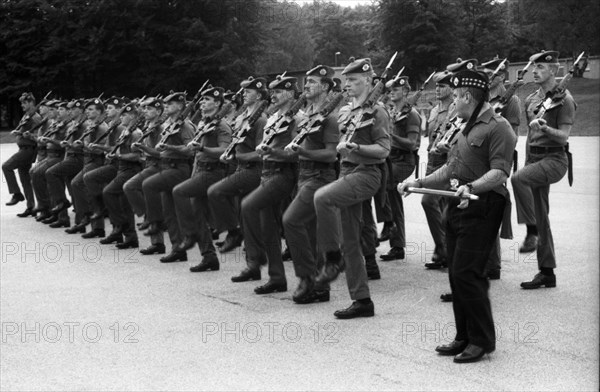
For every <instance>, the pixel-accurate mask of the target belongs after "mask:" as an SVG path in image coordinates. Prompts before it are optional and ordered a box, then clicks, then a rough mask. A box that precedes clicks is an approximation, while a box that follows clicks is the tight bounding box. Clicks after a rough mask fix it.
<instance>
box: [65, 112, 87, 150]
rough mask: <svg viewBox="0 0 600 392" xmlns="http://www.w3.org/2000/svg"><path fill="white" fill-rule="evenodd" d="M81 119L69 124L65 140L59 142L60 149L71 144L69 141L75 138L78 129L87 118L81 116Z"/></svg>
mask: <svg viewBox="0 0 600 392" xmlns="http://www.w3.org/2000/svg"><path fill="white" fill-rule="evenodd" d="M81 117H82V118H81V119H80V120H79V121H74V120H73V121H71V124H70V125H69V128H68V129H67V134H66V135H65V139H64V140H62V141H61V142H60V145H61V147H63V148H65V147H69V146H71V142H70V141H69V140H71V138H73V136H75V134H76V133H77V130H78V129H79V127H81V126H82V125H83V124H84V123H85V122H86V121H87V118H86V117H85V116H84V115H81Z"/></svg>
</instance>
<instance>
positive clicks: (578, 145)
mask: <svg viewBox="0 0 600 392" xmlns="http://www.w3.org/2000/svg"><path fill="white" fill-rule="evenodd" d="M598 142H599V138H598V137H574V138H571V140H570V145H571V151H572V152H573V155H574V169H575V170H574V172H575V175H574V176H575V181H574V184H573V187H572V188H570V187H569V185H568V182H567V179H566V176H565V178H563V180H562V181H561V182H560V183H558V184H556V185H553V186H552V187H551V192H550V203H551V211H550V219H551V224H552V229H553V234H554V241H555V247H556V252H557V264H558V268H557V269H556V274H557V287H556V288H554V289H539V290H532V291H524V290H521V289H520V287H519V284H520V282H522V281H525V280H530V279H531V278H532V277H533V275H534V274H535V273H536V271H537V264H536V257H535V254H527V255H523V254H519V253H518V249H519V245H520V244H519V241H522V240H523V238H524V237H525V227H524V226H517V225H516V213H515V210H514V205H513V231H514V234H515V238H514V240H502V278H501V280H499V281H492V282H491V290H490V296H491V301H492V308H493V314H494V319H495V323H496V328H497V329H496V330H497V338H498V341H497V345H496V351H495V352H493V353H492V354H491V355H489V356H486V357H485V358H484V360H483V361H481V362H479V363H475V364H463V365H458V364H455V363H453V362H452V357H441V356H438V355H437V354H436V353H435V351H434V349H435V347H436V345H438V344H441V343H446V342H449V341H451V340H452V339H453V337H454V331H455V330H454V326H453V316H452V306H451V304H447V303H442V302H440V299H439V297H440V294H442V293H444V292H447V291H449V286H448V279H447V274H446V273H445V271H444V270H442V271H427V270H425V268H424V267H423V264H424V263H425V262H426V261H428V260H429V258H430V257H431V254H432V252H433V241H432V239H431V236H430V234H429V230H428V227H427V223H426V220H425V215H424V213H423V210H422V208H421V205H420V200H421V196H419V195H411V196H409V197H408V198H406V199H404V200H405V210H406V228H407V241H408V242H409V244H408V246H407V258H406V259H405V260H402V261H393V262H380V263H379V264H380V268H381V274H382V279H381V280H379V281H371V282H370V287H371V294H372V298H373V301H374V303H375V313H376V314H375V317H374V318H366V319H353V320H336V319H335V318H334V317H333V312H334V311H335V310H337V309H340V308H345V307H347V306H348V305H350V302H351V301H350V298H349V295H348V291H347V287H346V282H345V277H344V276H343V275H342V276H341V277H340V279H338V280H337V281H336V282H334V283H333V286H332V296H331V301H330V302H329V303H316V304H310V305H296V304H294V303H293V302H292V300H291V296H292V292H293V290H294V289H295V287H296V284H297V279H296V278H295V277H294V273H293V268H292V265H291V263H285V267H286V272H287V277H288V291H287V292H285V293H278V294H272V295H266V296H258V295H256V294H254V293H253V289H254V287H255V286H258V285H259V282H248V283H235V284H234V283H231V281H230V278H231V276H233V275H234V274H236V273H237V272H239V270H240V269H241V268H242V267H243V266H244V264H245V261H244V257H243V254H242V253H241V250H240V249H239V248H238V250H237V251H234V252H232V253H230V254H226V255H220V259H221V270H220V271H218V272H206V273H200V274H192V273H190V272H189V271H188V268H189V267H190V266H191V265H192V264H196V263H197V262H198V261H199V259H200V255H199V252H198V250H197V249H192V250H191V251H189V252H188V256H189V257H190V261H188V262H187V263H173V264H167V265H165V264H161V263H159V261H158V256H142V255H140V254H139V253H138V252H137V250H133V251H132V250H122V251H116V250H115V249H114V246H112V245H99V244H98V242H97V239H96V240H84V239H81V237H80V236H79V235H68V234H66V233H64V231H63V230H62V229H50V228H48V227H47V226H45V225H42V224H40V223H37V222H35V220H34V219H33V218H25V219H23V218H17V217H16V216H15V214H16V213H18V212H22V211H23V210H24V209H25V205H24V203H20V204H18V205H17V206H13V207H6V206H5V203H6V202H7V201H8V200H9V198H10V196H9V194H8V191H7V189H6V182H5V181H4V178H2V184H1V188H0V203H1V221H0V222H1V244H2V250H1V252H2V262H1V264H0V298H1V305H0V320H1V327H2V328H1V329H2V341H1V343H0V357H1V366H0V371H1V373H0V389H1V390H6V391H8V390H11V391H12V390H115V391H116V390H473V391H479V390H573V391H581V390H596V391H597V390H598V366H599V363H598V350H599V341H598V336H599V335H598V332H599V331H598V302H599V292H598V291H599V290H598V280H599V271H598V260H599V257H598V256H599V255H598V250H599V247H598V234H599V231H598V225H599V196H598V174H599V170H598V169H599V160H598V151H599V145H598ZM524 143H525V138H524V137H521V138H520V140H519V144H518V148H519V151H520V154H519V155H520V157H521V162H520V165H521V166H522V165H523V157H524V151H523V150H524ZM421 145H422V146H423V145H427V144H426V142H425V141H424V142H423V143H422V144H421ZM14 151H16V145H15V144H2V145H0V160H1V161H5V160H6V159H7V158H8V157H9V156H10V155H11V154H12V153H13V152H14ZM421 156H422V160H421V162H422V165H423V166H422V167H423V168H424V167H425V166H424V160H425V148H423V147H422V148H421ZM70 214H71V216H73V214H72V212H70ZM140 240H141V244H140V245H141V246H142V247H145V246H147V245H148V237H144V236H142V235H140ZM167 242H168V241H167ZM388 249H389V245H388V244H387V243H384V244H382V245H381V246H380V247H379V249H378V251H379V254H383V253H385V252H387V251H388ZM266 276H267V273H266V271H263V280H262V282H263V283H264V282H265V281H266Z"/></svg>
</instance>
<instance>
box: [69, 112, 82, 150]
mask: <svg viewBox="0 0 600 392" xmlns="http://www.w3.org/2000/svg"><path fill="white" fill-rule="evenodd" d="M86 123H87V121H83V122H82V117H79V118H77V119H74V120H72V121H71V122H69V124H68V126H67V131H66V132H67V135H65V138H66V137H67V136H68V133H69V131H73V133H72V136H71V137H70V138H69V142H71V145H70V146H69V147H67V151H74V152H82V151H83V146H82V145H80V144H78V145H73V144H72V142H73V141H75V140H78V139H79V138H80V137H81V136H82V135H83V133H84V132H85V130H86V129H87V126H86Z"/></svg>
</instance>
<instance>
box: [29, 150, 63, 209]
mask: <svg viewBox="0 0 600 392" xmlns="http://www.w3.org/2000/svg"><path fill="white" fill-rule="evenodd" d="M62 160H63V158H62V157H61V156H57V157H54V156H48V157H46V158H45V159H44V160H42V161H39V162H37V163H36V164H35V165H33V167H32V168H31V184H32V185H33V191H34V192H35V198H36V199H37V203H38V204H37V206H38V208H40V209H44V210H48V209H50V206H51V204H50V193H49V192H48V181H47V180H46V171H47V170H48V169H50V168H51V167H52V166H54V165H56V164H58V163H60V162H62Z"/></svg>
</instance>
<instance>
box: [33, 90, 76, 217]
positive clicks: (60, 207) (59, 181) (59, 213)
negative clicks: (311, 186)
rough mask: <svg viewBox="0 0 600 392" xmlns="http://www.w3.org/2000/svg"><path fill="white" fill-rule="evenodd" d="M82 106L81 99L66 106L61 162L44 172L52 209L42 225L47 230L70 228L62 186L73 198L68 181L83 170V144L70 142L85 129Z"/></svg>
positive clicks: (61, 143)
mask: <svg viewBox="0 0 600 392" xmlns="http://www.w3.org/2000/svg"><path fill="white" fill-rule="evenodd" d="M84 106H85V102H84V101H83V100H77V101H73V102H70V103H69V105H67V107H68V108H69V109H70V118H71V119H72V120H71V122H70V123H69V125H68V126H67V132H66V135H65V138H64V140H61V141H60V146H61V147H62V148H64V149H65V159H64V160H63V161H62V162H60V163H58V164H56V165H54V166H52V167H51V168H50V169H48V170H46V181H47V182H48V191H49V193H50V199H51V201H52V204H53V206H54V207H53V208H52V210H51V211H50V212H51V213H52V216H50V217H49V218H48V219H46V220H43V221H42V222H43V223H49V224H50V227H69V226H70V220H69V214H68V213H67V209H68V208H69V207H70V206H71V202H69V200H67V197H66V195H65V186H66V187H68V188H69V192H70V193H71V198H73V192H72V189H71V180H72V179H73V178H74V177H75V176H76V175H77V173H79V172H80V171H81V170H82V169H83V145H81V144H73V141H74V140H77V139H79V138H80V137H82V136H83V133H84V131H85V130H86V128H87V127H86V125H85V123H86V121H87V116H86V115H85V114H84V113H83V109H84ZM80 219H81V217H80V215H76V216H75V223H76V224H77V223H79V222H80Z"/></svg>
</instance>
